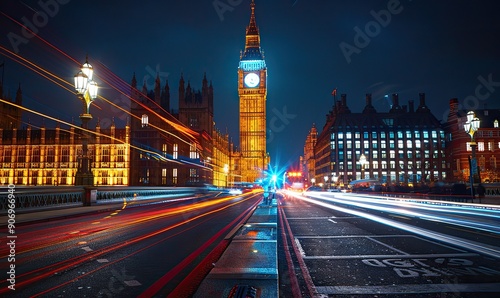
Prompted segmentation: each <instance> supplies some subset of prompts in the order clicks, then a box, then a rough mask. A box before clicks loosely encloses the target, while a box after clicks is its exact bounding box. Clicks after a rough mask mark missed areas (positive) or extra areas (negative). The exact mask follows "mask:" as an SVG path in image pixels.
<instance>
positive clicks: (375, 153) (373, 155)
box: [372, 151, 378, 159]
mask: <svg viewBox="0 0 500 298" xmlns="http://www.w3.org/2000/svg"><path fill="white" fill-rule="evenodd" d="M372 158H373V159H376V158H378V151H373V152H372Z"/></svg>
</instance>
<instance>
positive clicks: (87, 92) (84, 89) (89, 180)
mask: <svg viewBox="0 0 500 298" xmlns="http://www.w3.org/2000/svg"><path fill="white" fill-rule="evenodd" d="M93 74H94V70H93V68H92V66H91V65H90V64H89V62H88V59H86V60H85V63H84V64H83V66H82V69H81V70H80V71H79V72H78V73H77V74H76V75H75V89H76V92H77V96H78V99H80V100H81V101H82V102H83V113H82V114H80V120H82V130H83V131H82V157H81V158H80V159H79V160H78V169H77V172H76V175H75V185H94V175H93V174H92V169H91V164H90V158H89V156H88V138H89V136H88V133H87V128H88V122H89V121H90V119H92V115H91V114H90V105H91V104H92V102H93V101H94V100H95V99H96V98H97V83H96V82H95V81H93V80H92V77H93Z"/></svg>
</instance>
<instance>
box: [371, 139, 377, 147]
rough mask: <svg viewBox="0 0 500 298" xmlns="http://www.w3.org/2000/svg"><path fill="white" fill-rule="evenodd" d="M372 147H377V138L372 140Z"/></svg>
mask: <svg viewBox="0 0 500 298" xmlns="http://www.w3.org/2000/svg"><path fill="white" fill-rule="evenodd" d="M372 148H373V149H377V148H378V142H377V140H373V141H372Z"/></svg>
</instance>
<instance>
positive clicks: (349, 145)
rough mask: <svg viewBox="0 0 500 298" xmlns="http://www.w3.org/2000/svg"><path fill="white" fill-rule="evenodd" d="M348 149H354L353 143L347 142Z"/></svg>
mask: <svg viewBox="0 0 500 298" xmlns="http://www.w3.org/2000/svg"><path fill="white" fill-rule="evenodd" d="M347 149H352V141H347Z"/></svg>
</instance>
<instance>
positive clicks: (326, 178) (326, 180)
mask: <svg viewBox="0 0 500 298" xmlns="http://www.w3.org/2000/svg"><path fill="white" fill-rule="evenodd" d="M323 179H325V188H327V187H326V186H327V182H328V176H325V177H323Z"/></svg>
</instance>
